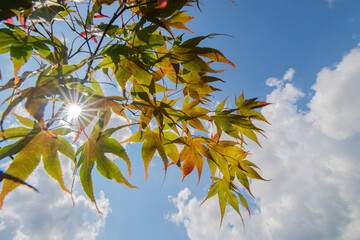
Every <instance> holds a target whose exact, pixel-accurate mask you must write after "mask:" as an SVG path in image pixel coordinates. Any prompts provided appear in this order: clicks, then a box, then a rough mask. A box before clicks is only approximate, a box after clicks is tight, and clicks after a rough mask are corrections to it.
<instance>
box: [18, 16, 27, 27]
mask: <svg viewBox="0 0 360 240" xmlns="http://www.w3.org/2000/svg"><path fill="white" fill-rule="evenodd" d="M20 25H21V26H22V27H23V28H24V29H27V25H26V18H25V17H20Z"/></svg>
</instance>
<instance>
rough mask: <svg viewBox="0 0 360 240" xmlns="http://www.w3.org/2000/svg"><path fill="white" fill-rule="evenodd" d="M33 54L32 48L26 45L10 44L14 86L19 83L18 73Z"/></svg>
mask: <svg viewBox="0 0 360 240" xmlns="http://www.w3.org/2000/svg"><path fill="white" fill-rule="evenodd" d="M32 53H33V50H32V47H31V46H27V45H19V44H12V45H11V46H10V58H11V61H12V63H13V66H14V77H15V85H17V84H18V82H19V77H18V72H19V70H20V68H21V67H22V66H23V65H24V64H25V63H26V62H27V61H28V60H29V58H30V57H31V55H32Z"/></svg>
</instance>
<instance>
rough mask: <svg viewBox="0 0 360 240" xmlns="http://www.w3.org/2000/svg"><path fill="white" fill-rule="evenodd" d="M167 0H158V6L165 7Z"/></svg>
mask: <svg viewBox="0 0 360 240" xmlns="http://www.w3.org/2000/svg"><path fill="white" fill-rule="evenodd" d="M168 1H169V0H158V1H157V2H158V6H159V8H165V7H166V5H167V3H168Z"/></svg>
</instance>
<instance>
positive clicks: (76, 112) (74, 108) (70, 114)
mask: <svg viewBox="0 0 360 240" xmlns="http://www.w3.org/2000/svg"><path fill="white" fill-rule="evenodd" d="M81 111H82V106H81V105H79V104H75V103H69V104H68V105H67V106H66V115H67V119H68V120H69V121H71V120H73V119H77V118H78V117H79V116H80V114H81Z"/></svg>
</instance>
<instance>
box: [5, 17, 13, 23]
mask: <svg viewBox="0 0 360 240" xmlns="http://www.w3.org/2000/svg"><path fill="white" fill-rule="evenodd" d="M6 22H7V23H10V24H14V20H13V19H12V18H8V19H6Z"/></svg>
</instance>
